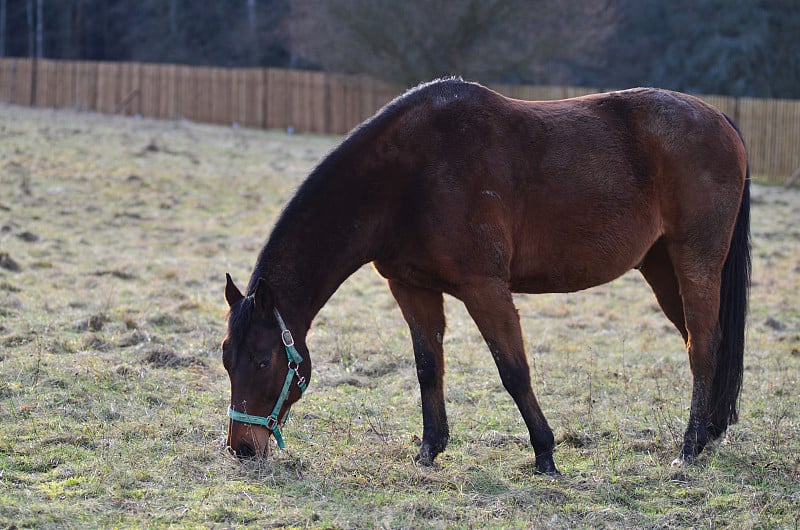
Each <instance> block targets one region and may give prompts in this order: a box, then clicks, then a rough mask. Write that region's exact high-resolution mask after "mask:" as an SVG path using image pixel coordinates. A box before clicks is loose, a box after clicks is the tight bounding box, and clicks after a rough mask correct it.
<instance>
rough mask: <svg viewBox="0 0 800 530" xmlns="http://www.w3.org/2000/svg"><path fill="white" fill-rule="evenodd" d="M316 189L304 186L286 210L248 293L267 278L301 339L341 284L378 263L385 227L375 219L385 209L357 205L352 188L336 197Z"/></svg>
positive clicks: (328, 188)
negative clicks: (379, 232) (381, 230)
mask: <svg viewBox="0 0 800 530" xmlns="http://www.w3.org/2000/svg"><path fill="white" fill-rule="evenodd" d="M350 180H351V179H350ZM314 188H315V187H314V186H309V185H307V184H304V186H303V187H301V190H300V191H299V192H298V196H300V194H304V196H303V197H302V198H298V197H297V196H296V197H295V198H294V199H293V200H292V201H291V202H290V204H289V206H287V208H286V210H285V211H284V213H283V214H282V215H281V217H280V219H279V220H278V223H277V224H276V225H275V228H274V229H273V231H272V234H271V235H270V238H269V240H268V241H267V244H266V245H265V246H264V248H263V249H262V251H261V254H260V256H259V259H258V262H257V263H256V267H255V269H254V271H253V276H252V278H251V280H250V286H249V287H248V292H252V291H253V290H254V289H255V285H256V282H257V281H258V278H259V277H263V278H265V279H266V280H267V282H268V284H269V286H270V289H271V291H272V294H273V296H274V298H275V305H276V306H277V307H278V309H279V310H280V311H281V313H282V314H283V316H284V319H285V320H286V322H287V324H288V325H290V327H294V328H295V329H296V330H297V331H296V333H301V334H302V337H304V336H305V334H306V333H307V331H308V329H309V328H310V326H311V321H312V320H313V319H314V317H315V316H316V315H317V313H318V312H319V311H320V309H322V306H323V305H324V304H325V303H326V302H327V301H328V299H329V298H330V297H331V296H332V295H333V293H334V292H335V291H336V289H338V288H339V286H340V285H341V284H342V282H344V281H345V280H346V279H347V278H348V277H349V276H350V275H351V274H353V273H354V272H355V271H356V270H357V269H358V268H359V267H361V266H362V265H363V264H365V263H368V262H370V261H372V260H374V259H375V257H376V254H375V252H376V245H375V242H376V241H377V240H378V238H377V237H376V227H377V226H378V225H379V224H380V222H379V221H378V219H376V218H375V216H374V215H373V212H376V211H380V209H375V208H371V207H369V206H368V205H366V206H365V204H364V203H363V202H362V203H361V204H357V201H358V200H359V195H361V194H360V193H351V192H350V191H348V190H349V189H350V188H351V186H348V185H343V186H336V188H337V191H335V192H334V191H333V187H331V186H326V185H324V183H323V184H322V185H320V186H317V188H319V189H314ZM340 188H341V190H342V191H340V190H339V189H340ZM309 194H313V196H312V197H309ZM314 197H316V199H315V198H314Z"/></svg>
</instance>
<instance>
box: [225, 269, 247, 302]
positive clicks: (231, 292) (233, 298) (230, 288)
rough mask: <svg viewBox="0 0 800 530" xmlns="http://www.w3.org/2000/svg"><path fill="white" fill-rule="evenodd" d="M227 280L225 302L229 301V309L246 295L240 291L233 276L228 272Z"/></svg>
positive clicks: (226, 274)
mask: <svg viewBox="0 0 800 530" xmlns="http://www.w3.org/2000/svg"><path fill="white" fill-rule="evenodd" d="M225 279H226V280H227V283H226V284H225V300H227V302H228V307H230V306H232V305H233V304H235V303H236V302H238V301H239V300H241V299H242V298H244V295H243V294H242V292H241V291H240V290H239V288H238V287H236V284H235V283H233V279H232V278H231V275H230V274H228V273H227V272H226V273H225Z"/></svg>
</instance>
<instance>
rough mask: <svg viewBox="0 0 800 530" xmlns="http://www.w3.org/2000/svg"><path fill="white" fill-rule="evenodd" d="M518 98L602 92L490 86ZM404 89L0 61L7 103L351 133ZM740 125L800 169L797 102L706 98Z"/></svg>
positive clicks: (773, 163) (772, 171)
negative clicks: (351, 130) (350, 131)
mask: <svg viewBox="0 0 800 530" xmlns="http://www.w3.org/2000/svg"><path fill="white" fill-rule="evenodd" d="M492 88H494V89H495V90H497V91H499V92H501V93H503V94H505V95H507V96H510V97H515V98H519V99H529V100H546V99H560V98H566V97H573V96H578V95H583V94H590V93H594V92H599V91H600V90H599V89H591V88H576V87H554V86H521V85H492ZM403 90H404V87H401V86H398V85H393V84H390V83H385V82H382V81H379V80H376V79H373V78H370V77H366V76H352V75H343V74H331V73H324V72H307V71H299V70H284V69H275V68H211V67H190V66H180V65H174V64H143V63H109V62H87V61H56V60H47V59H38V60H36V59H15V58H0V102H2V103H11V104H16V105H27V106H36V107H49V108H61V107H68V108H74V109H78V110H87V111H95V112H101V113H108V114H127V115H134V114H138V115H141V116H146V117H152V118H162V119H176V118H185V119H188V120H192V121H198V122H206V123H218V124H227V125H230V124H233V123H238V124H239V125H241V126H244V127H257V128H268V129H272V128H281V129H285V128H287V127H292V128H294V129H295V130H297V131H303V132H316V133H324V134H344V133H346V132H347V131H349V130H350V129H352V128H353V127H355V126H356V125H357V124H359V123H361V122H362V121H363V120H365V119H366V118H368V117H369V116H371V115H372V114H374V113H375V111H376V110H378V109H379V108H380V107H381V106H383V105H384V104H386V103H387V102H389V101H390V100H391V99H392V98H394V97H395V96H397V95H398V94H400V93H401V92H402V91H403ZM700 97H701V98H702V99H704V100H706V101H708V102H709V103H711V104H712V105H715V106H716V107H717V108H719V109H720V110H722V111H723V112H725V113H726V114H728V115H729V116H731V117H732V118H733V119H734V120H735V121H736V122H737V124H738V125H739V127H740V128H741V129H742V132H743V133H744V137H745V139H746V140H747V144H748V149H749V153H750V166H751V171H752V173H753V175H754V176H755V177H757V178H759V179H762V180H767V181H772V182H777V183H782V182H785V181H786V180H787V179H788V178H789V176H790V175H792V173H794V172H795V170H797V169H798V168H800V101H794V100H768V99H752V98H733V97H725V96H700Z"/></svg>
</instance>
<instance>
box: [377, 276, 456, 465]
mask: <svg viewBox="0 0 800 530" xmlns="http://www.w3.org/2000/svg"><path fill="white" fill-rule="evenodd" d="M389 288H390V289H391V291H392V294H393V295H394V298H395V300H397V304H398V305H399V306H400V310H401V311H402V313H403V317H404V318H405V320H406V322H407V323H408V327H409V330H410V331H411V339H412V342H413V346H414V359H415V361H416V364H417V379H418V380H419V388H420V394H421V397H422V444H421V446H420V449H419V455H418V456H417V461H418V462H419V463H421V464H423V465H432V464H433V461H434V459H435V458H436V455H438V454H439V453H441V452H442V451H444V450H445V448H446V447H447V442H448V440H449V439H450V431H449V428H448V425H447V413H446V411H445V403H444V349H443V346H442V341H443V338H444V329H445V317H444V299H443V297H442V293H441V292H437V291H430V290H427V289H418V288H415V287H410V286H408V285H405V284H402V283H399V282H395V281H392V280H390V281H389Z"/></svg>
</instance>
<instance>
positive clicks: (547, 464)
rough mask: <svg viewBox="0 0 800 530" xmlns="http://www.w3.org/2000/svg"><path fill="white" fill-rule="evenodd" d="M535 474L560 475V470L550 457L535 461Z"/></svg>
mask: <svg viewBox="0 0 800 530" xmlns="http://www.w3.org/2000/svg"><path fill="white" fill-rule="evenodd" d="M536 474H537V475H547V476H549V477H560V476H561V472H560V471H559V470H558V468H557V467H556V464H555V462H553V459H552V458H547V459H543V460H542V461H539V460H538V459H537V461H536Z"/></svg>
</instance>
